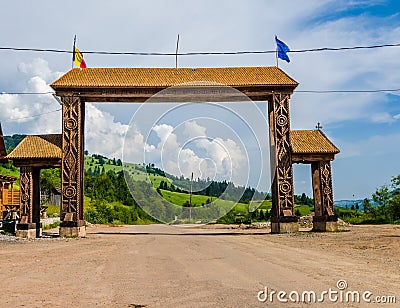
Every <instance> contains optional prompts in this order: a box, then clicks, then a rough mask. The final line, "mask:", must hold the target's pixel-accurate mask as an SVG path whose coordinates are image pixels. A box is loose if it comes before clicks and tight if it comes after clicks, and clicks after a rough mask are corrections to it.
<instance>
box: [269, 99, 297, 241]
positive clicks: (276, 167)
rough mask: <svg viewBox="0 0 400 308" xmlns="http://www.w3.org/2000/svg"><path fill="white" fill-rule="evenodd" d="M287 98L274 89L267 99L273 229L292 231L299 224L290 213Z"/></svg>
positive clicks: (292, 209) (290, 157)
mask: <svg viewBox="0 0 400 308" xmlns="http://www.w3.org/2000/svg"><path fill="white" fill-rule="evenodd" d="M289 100H290V95H289V94H282V93H274V94H273V95H272V96H271V97H270V100H269V102H268V113H269V129H270V134H269V136H270V151H271V152H270V164H271V183H272V210H271V229H272V232H273V233H279V232H293V231H298V228H299V226H298V223H297V222H298V218H297V217H296V216H295V215H294V187H293V167H292V156H291V149H290V109H289V108H290V107H289Z"/></svg>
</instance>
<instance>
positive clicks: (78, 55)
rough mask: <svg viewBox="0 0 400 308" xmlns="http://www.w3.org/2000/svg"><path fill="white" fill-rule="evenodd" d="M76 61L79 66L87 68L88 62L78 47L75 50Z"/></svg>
mask: <svg viewBox="0 0 400 308" xmlns="http://www.w3.org/2000/svg"><path fill="white" fill-rule="evenodd" d="M74 63H75V64H76V66H77V67H79V68H86V62H85V60H84V59H83V54H82V53H81V52H80V51H79V49H78V48H76V47H75V52H74Z"/></svg>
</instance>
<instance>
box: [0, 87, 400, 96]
mask: <svg viewBox="0 0 400 308" xmlns="http://www.w3.org/2000/svg"><path fill="white" fill-rule="evenodd" d="M294 92H295V93H310V94H329V93H391V92H400V88H399V89H375V90H294ZM49 94H52V95H55V92H0V95H49Z"/></svg>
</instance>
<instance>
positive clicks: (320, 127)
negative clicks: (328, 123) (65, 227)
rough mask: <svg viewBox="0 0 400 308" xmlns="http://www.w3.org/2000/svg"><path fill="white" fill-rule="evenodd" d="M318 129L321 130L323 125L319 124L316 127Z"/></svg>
mask: <svg viewBox="0 0 400 308" xmlns="http://www.w3.org/2000/svg"><path fill="white" fill-rule="evenodd" d="M315 128H316V129H318V130H321V129H322V128H323V127H322V126H321V123H319V122H318V123H317V126H315Z"/></svg>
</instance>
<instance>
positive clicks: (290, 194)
mask: <svg viewBox="0 0 400 308" xmlns="http://www.w3.org/2000/svg"><path fill="white" fill-rule="evenodd" d="M297 85H298V83H297V82H296V81H295V80H293V79H292V78H291V77H289V76H288V75H287V74H285V73H284V72H283V71H282V70H280V69H279V68H277V67H234V68H198V69H191V68H178V69H170V68H88V69H83V70H81V69H72V70H71V71H69V72H68V73H66V74H65V75H63V76H62V77H60V78H59V79H58V80H56V81H55V82H54V83H53V84H51V87H52V88H53V89H54V90H55V91H56V95H57V96H59V97H60V98H61V100H62V103H63V107H62V129H63V131H62V179H61V182H62V202H61V226H60V235H62V236H65V235H67V236H82V235H84V234H85V227H84V218H83V174H84V170H83V167H84V122H85V120H84V115H85V103H86V102H127V103H135V102H145V101H147V100H148V99H150V98H152V97H153V95H155V94H159V93H161V94H160V95H157V98H155V99H154V98H153V99H152V100H151V102H152V103H157V102H191V101H193V100H194V101H196V102H198V101H202V98H204V101H210V100H212V101H214V102H218V101H221V102H234V101H237V100H240V101H242V100H243V99H242V96H241V95H237V94H235V92H232V91H226V87H229V88H233V89H236V90H237V92H236V93H239V92H241V93H243V94H245V95H246V96H247V97H249V98H250V99H252V100H253V101H268V113H269V115H268V119H269V127H270V131H269V135H270V146H271V158H270V161H271V168H272V170H273V171H272V174H271V178H272V195H273V210H272V218H271V221H272V232H287V231H297V230H298V223H297V222H298V218H297V217H296V216H295V214H294V187H293V168H292V163H293V162H292V148H291V144H290V142H291V141H290V140H291V131H290V106H289V102H290V96H291V94H292V93H293V91H294V89H295V88H296V87H297ZM170 87H174V88H173V90H172V91H167V92H164V94H163V92H160V91H162V90H164V89H168V88H170ZM239 94H240V93H239Z"/></svg>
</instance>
